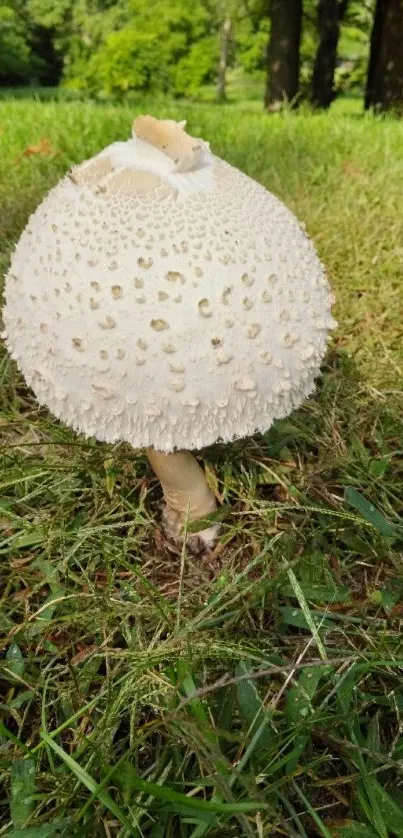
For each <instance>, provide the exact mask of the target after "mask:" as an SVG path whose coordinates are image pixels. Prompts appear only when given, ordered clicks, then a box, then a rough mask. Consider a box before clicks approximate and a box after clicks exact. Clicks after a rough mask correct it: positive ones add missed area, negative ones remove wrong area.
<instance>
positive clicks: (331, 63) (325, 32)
mask: <svg viewBox="0 0 403 838" xmlns="http://www.w3.org/2000/svg"><path fill="white" fill-rule="evenodd" d="M347 5H348V0H319V2H318V29H319V38H320V41H319V47H318V51H317V53H316V57H315V64H314V69H313V76H312V104H313V105H314V107H315V108H328V107H329V106H330V105H331V104H332V102H333V99H334V97H335V90H334V74H335V70H336V61H337V46H338V43H339V37H340V24H341V22H342V20H343V18H344V15H345V13H346V9H347Z"/></svg>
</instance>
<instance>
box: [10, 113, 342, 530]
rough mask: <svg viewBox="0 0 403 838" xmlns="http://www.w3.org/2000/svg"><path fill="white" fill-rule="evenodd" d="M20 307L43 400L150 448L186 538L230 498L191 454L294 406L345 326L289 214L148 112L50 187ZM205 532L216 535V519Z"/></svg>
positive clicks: (38, 217)
mask: <svg viewBox="0 0 403 838" xmlns="http://www.w3.org/2000/svg"><path fill="white" fill-rule="evenodd" d="M139 289H140V290H139ZM179 292H180V293H179ZM5 301H6V303H5V308H4V323H5V334H4V336H5V339H6V342H7V346H8V348H9V350H10V352H11V355H12V356H13V358H15V360H16V361H17V363H18V366H19V368H20V369H21V371H22V372H23V374H24V376H25V378H26V380H27V383H28V384H29V385H30V386H31V387H32V388H33V390H34V391H35V393H36V396H37V399H38V401H39V402H40V403H41V404H43V405H47V406H48V408H49V409H50V410H51V411H52V412H53V413H54V414H55V415H56V416H57V417H58V418H59V419H61V420H62V421H64V422H66V423H67V424H69V425H70V426H72V427H73V428H74V429H75V430H77V431H79V432H82V433H84V434H86V435H87V436H94V435H95V436H96V437H97V438H98V439H99V440H104V441H106V442H117V441H118V440H125V441H127V442H129V443H131V445H133V446H134V447H135V448H139V447H145V448H146V449H147V450H148V456H149V459H150V462H151V464H152V466H153V468H154V470H155V471H156V473H157V475H158V476H159V478H160V480H161V482H162V486H163V490H164V495H165V502H166V508H167V512H166V521H167V526H168V529H169V530H170V533H171V534H172V535H173V536H175V537H176V536H179V534H180V531H181V528H182V527H183V524H184V522H185V521H186V519H187V520H188V521H190V522H193V521H197V520H199V519H202V518H205V517H206V515H208V514H209V513H211V511H212V510H213V509H214V508H215V505H216V502H215V498H214V496H213V494H212V492H211V491H210V490H209V489H208V487H207V484H206V480H205V476H204V472H203V470H202V469H201V468H200V466H199V465H198V464H197V463H196V461H195V459H194V458H193V456H192V455H191V454H189V453H187V450H188V449H199V448H201V447H203V446H206V445H210V444H212V443H214V442H216V441H217V440H222V441H229V440H232V439H234V438H235V437H243V436H247V435H249V434H253V433H254V432H255V431H266V430H267V429H268V428H269V427H270V425H271V424H272V422H273V421H274V420H275V419H276V418H279V417H283V416H286V415H287V414H288V413H290V412H291V411H292V410H293V408H295V407H297V406H298V405H299V404H300V403H301V402H302V401H303V400H304V399H305V398H306V397H307V396H308V395H309V394H310V393H311V392H312V391H313V390H314V387H315V378H316V377H317V375H318V373H319V369H320V363H321V360H322V358H323V356H324V353H325V351H326V343H327V338H328V331H329V329H331V328H333V326H334V320H333V318H332V315H331V304H332V297H331V295H330V291H329V286H328V283H327V280H326V278H325V276H324V271H323V267H322V265H321V263H320V261H319V259H318V257H317V255H316V252H315V249H314V247H313V245H312V244H311V242H310V241H309V239H308V238H307V236H306V235H305V233H304V231H303V229H302V227H301V225H300V224H299V223H298V221H297V220H296V219H295V217H294V216H293V215H292V214H291V213H290V212H289V210H288V209H286V207H285V206H284V205H283V204H282V203H281V202H280V201H279V200H278V199H277V198H275V197H274V196H273V195H271V194H270V193H269V192H267V191H266V190H265V189H264V188H263V187H262V186H261V185H260V184H258V183H256V182H255V181H253V180H251V179H250V178H248V177H246V176H245V175H244V174H242V173H241V172H240V171H238V170H237V169H235V168H233V167H232V166H230V165H228V163H226V162H224V161H223V160H221V159H220V158H218V157H216V156H214V155H213V154H212V153H211V152H210V150H209V147H208V144H207V143H205V142H203V141H202V140H198V139H193V138H192V137H190V136H189V135H188V134H187V133H186V132H185V130H184V127H183V124H182V123H174V122H172V121H171V120H161V121H159V120H156V119H154V118H153V117H149V116H147V117H139V118H138V119H137V120H135V122H134V135H133V137H132V139H130V140H128V141H127V142H118V143H113V144H112V145H110V146H108V147H107V148H105V149H104V150H103V151H101V152H100V153H99V154H97V155H96V156H95V157H93V158H92V159H91V160H88V161H85V162H84V163H82V164H81V165H79V166H77V167H75V168H74V169H73V171H72V172H71V173H70V174H69V175H67V176H66V177H64V178H63V179H62V180H61V181H60V182H59V184H58V185H57V186H56V187H55V188H54V189H52V190H51V192H50V193H49V194H48V196H47V197H46V198H45V200H44V201H43V202H42V204H41V205H40V206H39V207H38V209H37V210H36V212H35V213H34V214H33V215H32V216H31V218H30V219H29V222H28V225H27V227H26V229H25V231H24V232H23V234H22V236H21V238H20V240H19V242H18V244H17V247H16V249H15V252H14V254H13V258H12V263H11V267H10V271H9V273H8V276H7V279H6V289H5ZM183 449H184V450H183ZM199 536H200V538H201V539H202V541H204V543H206V544H208V545H211V544H212V543H213V542H214V539H215V538H216V536H217V528H216V527H210V528H208V529H207V530H202V532H200V533H199Z"/></svg>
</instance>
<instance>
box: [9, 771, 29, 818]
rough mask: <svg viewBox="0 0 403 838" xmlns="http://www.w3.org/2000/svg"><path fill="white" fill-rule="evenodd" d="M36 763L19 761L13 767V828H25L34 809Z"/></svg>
mask: <svg viewBox="0 0 403 838" xmlns="http://www.w3.org/2000/svg"><path fill="white" fill-rule="evenodd" d="M34 792H35V761H34V760H33V759H19V760H16V761H15V762H13V764H12V766H11V779H10V815H11V820H12V823H13V826H16V827H20V826H24V824H25V823H26V821H27V820H28V819H29V817H30V815H31V814H32V811H33V808H34V797H33V795H34Z"/></svg>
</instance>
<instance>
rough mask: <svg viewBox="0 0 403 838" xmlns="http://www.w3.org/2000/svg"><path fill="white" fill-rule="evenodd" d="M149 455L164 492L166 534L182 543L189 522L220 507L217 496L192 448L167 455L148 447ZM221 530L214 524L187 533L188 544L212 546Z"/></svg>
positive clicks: (194, 547) (191, 546)
mask: <svg viewBox="0 0 403 838" xmlns="http://www.w3.org/2000/svg"><path fill="white" fill-rule="evenodd" d="M147 457H148V459H149V461H150V464H151V466H152V468H153V469H154V471H155V473H156V475H157V477H158V478H159V480H160V481H161V485H162V489H163V492H164V501H165V506H164V512H163V523H164V530H165V533H166V535H167V537H168V538H169V539H170V540H171V541H173V542H174V543H175V544H177V545H179V544H182V543H183V538H184V533H183V531H184V530H186V525H187V524H190V523H193V522H194V521H198V520H201V519H203V518H205V517H206V516H207V515H209V514H210V513H211V512H213V511H214V510H215V509H216V508H217V503H216V499H215V497H214V495H213V493H212V491H211V490H210V489H209V487H208V485H207V482H206V477H205V474H204V471H203V469H202V468H200V466H199V464H198V462H197V461H196V460H195V458H194V457H193V455H192V454H190V453H189V451H177V452H174V453H172V454H164V453H162V452H161V451H155V450H154V448H147ZM192 529H193V528H192ZM219 531H220V528H219V526H218V525H217V524H215V525H213V526H212V527H208V528H206V529H202V530H200V531H199V532H196V533H194V532H192V533H191V534H189V535H188V536H187V538H186V543H187V545H188V547H189V549H190V550H191V551H192V552H201V551H202V550H206V549H211V548H212V547H213V546H214V543H215V542H216V540H217V538H218V535H219Z"/></svg>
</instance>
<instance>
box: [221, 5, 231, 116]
mask: <svg viewBox="0 0 403 838" xmlns="http://www.w3.org/2000/svg"><path fill="white" fill-rule="evenodd" d="M231 30H232V21H231V18H229V17H226V18H225V19H224V21H223V24H222V27H221V46H220V66H219V70H218V98H219V99H220V101H221V102H223V101H224V99H225V97H226V82H227V66H228V52H229V46H230V40H231Z"/></svg>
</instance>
